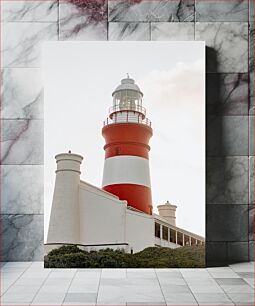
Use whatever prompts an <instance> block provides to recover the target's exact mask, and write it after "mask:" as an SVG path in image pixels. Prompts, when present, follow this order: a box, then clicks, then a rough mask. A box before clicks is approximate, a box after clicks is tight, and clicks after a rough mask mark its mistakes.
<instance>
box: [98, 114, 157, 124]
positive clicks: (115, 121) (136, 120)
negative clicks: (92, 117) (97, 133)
mask: <svg viewBox="0 0 255 306" xmlns="http://www.w3.org/2000/svg"><path fill="white" fill-rule="evenodd" d="M118 123H140V124H144V125H147V126H149V127H151V121H150V120H149V119H148V118H144V119H141V118H140V117H139V116H137V117H132V118H130V117H128V116H127V117H125V118H121V119H119V118H117V117H115V118H114V119H111V118H107V119H106V120H105V121H104V126H107V125H110V124H118Z"/></svg>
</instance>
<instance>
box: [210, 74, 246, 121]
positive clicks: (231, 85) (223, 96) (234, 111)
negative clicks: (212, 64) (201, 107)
mask: <svg viewBox="0 0 255 306" xmlns="http://www.w3.org/2000/svg"><path fill="white" fill-rule="evenodd" d="M248 82H249V76H248V73H207V75H206V110H207V115H225V116H227V115H248V99H249V96H248Z"/></svg>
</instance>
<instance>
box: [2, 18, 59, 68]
mask: <svg viewBox="0 0 255 306" xmlns="http://www.w3.org/2000/svg"><path fill="white" fill-rule="evenodd" d="M1 28H2V37H1V40H2V46H3V49H2V53H1V54H2V68H6V67H13V68H14V67H15V68H17V67H26V68H27V67H40V65H41V45H42V42H43V41H47V40H57V38H58V37H57V23H48V22H6V23H2V24H1Z"/></svg>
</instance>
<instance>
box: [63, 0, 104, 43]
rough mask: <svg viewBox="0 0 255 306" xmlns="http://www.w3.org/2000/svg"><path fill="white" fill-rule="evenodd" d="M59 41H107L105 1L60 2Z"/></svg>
mask: <svg viewBox="0 0 255 306" xmlns="http://www.w3.org/2000/svg"><path fill="white" fill-rule="evenodd" d="M59 39H60V40H78V41H79V40H107V1H106V0H105V1H94V2H89V1H87V0H81V1H60V3H59Z"/></svg>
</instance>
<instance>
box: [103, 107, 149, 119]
mask: <svg viewBox="0 0 255 306" xmlns="http://www.w3.org/2000/svg"><path fill="white" fill-rule="evenodd" d="M125 111H133V112H137V113H140V114H142V115H143V118H145V116H146V109H145V107H142V106H141V105H135V106H133V105H129V106H120V105H114V106H112V107H110V108H109V114H110V117H112V115H113V114H114V113H116V112H125Z"/></svg>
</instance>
